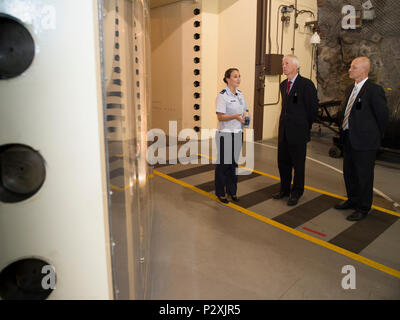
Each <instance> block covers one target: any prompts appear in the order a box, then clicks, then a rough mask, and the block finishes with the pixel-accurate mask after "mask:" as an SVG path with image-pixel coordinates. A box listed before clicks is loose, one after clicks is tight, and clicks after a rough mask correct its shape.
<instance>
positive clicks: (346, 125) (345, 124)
mask: <svg viewBox="0 0 400 320" xmlns="http://www.w3.org/2000/svg"><path fill="white" fill-rule="evenodd" d="M356 93H357V89H356V87H354V89H353V92H352V94H351V97H350V99H349V103H348V104H347V109H346V113H345V114H344V120H343V126H342V128H343V129H348V128H349V116H350V112H351V108H353V104H354V100H355V99H356V96H357V94H356Z"/></svg>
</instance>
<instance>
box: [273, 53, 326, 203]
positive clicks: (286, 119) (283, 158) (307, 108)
mask: <svg viewBox="0 0 400 320" xmlns="http://www.w3.org/2000/svg"><path fill="white" fill-rule="evenodd" d="M282 67H283V73H284V74H285V75H286V76H287V79H286V80H285V81H283V82H282V83H281V84H280V90H281V95H282V111H281V116H280V119H279V134H278V167H279V174H280V177H281V187H280V191H279V192H278V193H276V194H274V195H273V198H274V199H282V198H283V197H285V196H289V200H288V202H287V204H288V205H289V206H294V205H296V204H297V202H298V201H299V198H300V197H301V196H302V195H303V193H304V176H305V161H306V151H307V142H308V141H310V130H311V126H312V123H313V121H314V120H315V117H316V114H317V109H318V98H317V90H316V89H315V86H314V83H313V82H312V81H311V80H309V79H306V78H303V77H302V76H300V75H299V73H298V68H299V60H298V59H297V57H296V56H294V55H287V56H285V57H284V58H283V60H282ZM293 169H294V179H293V187H292V188H291V182H292V170H293Z"/></svg>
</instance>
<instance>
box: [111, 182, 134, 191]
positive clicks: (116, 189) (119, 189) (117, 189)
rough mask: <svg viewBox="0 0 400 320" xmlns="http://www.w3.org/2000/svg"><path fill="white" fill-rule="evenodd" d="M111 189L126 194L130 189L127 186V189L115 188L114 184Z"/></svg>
mask: <svg viewBox="0 0 400 320" xmlns="http://www.w3.org/2000/svg"><path fill="white" fill-rule="evenodd" d="M110 187H111V189H112V190H115V191H119V192H125V190H127V189H128V188H129V186H126V187H125V188H121V187H117V186H114V185H113V184H110Z"/></svg>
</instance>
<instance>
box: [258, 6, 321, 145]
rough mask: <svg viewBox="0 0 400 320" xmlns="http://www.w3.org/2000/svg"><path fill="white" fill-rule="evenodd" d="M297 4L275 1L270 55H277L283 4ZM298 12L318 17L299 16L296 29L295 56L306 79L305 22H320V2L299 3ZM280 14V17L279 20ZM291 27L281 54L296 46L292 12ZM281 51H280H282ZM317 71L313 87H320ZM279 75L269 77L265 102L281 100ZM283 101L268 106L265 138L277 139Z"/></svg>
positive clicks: (307, 33)
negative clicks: (309, 12) (278, 11)
mask: <svg viewBox="0 0 400 320" xmlns="http://www.w3.org/2000/svg"><path fill="white" fill-rule="evenodd" d="M292 4H294V1H282V0H272V17H271V53H278V48H277V44H276V34H277V25H276V24H277V10H278V8H279V6H280V5H288V6H289V5H292ZM297 5H298V10H310V11H313V12H314V13H315V18H312V16H311V15H310V14H308V13H306V14H302V15H299V16H298V18H297V23H298V24H299V28H298V29H297V30H296V39H295V52H294V54H295V55H296V56H297V57H298V58H299V61H300V74H301V75H302V76H304V77H306V78H309V77H310V68H311V48H312V46H311V44H310V39H311V33H310V31H309V30H307V29H306V28H305V27H304V24H305V22H307V21H312V20H317V13H318V7H317V1H316V0H301V1H298V4H297ZM280 17H281V15H279V16H278V19H280ZM290 18H291V19H290V24H289V25H288V26H285V27H284V33H283V50H282V54H283V55H285V54H291V53H292V51H291V48H292V44H293V28H294V13H291V16H290ZM281 28H282V24H281V23H280V22H279V35H278V44H279V46H280V41H281V40H280V32H281V31H280V30H281ZM266 44H267V47H266V53H268V51H269V41H268V35H267V38H266ZM279 49H280V48H279ZM315 75H316V72H315V70H313V75H312V80H313V81H314V84H315V85H317V82H316V78H315ZM285 79H286V76H285V75H282V77H281V81H283V80H285ZM279 94H280V93H279V76H267V77H266V81H265V95H264V103H265V104H267V103H274V102H276V101H278V95H279ZM281 108H282V105H281V100H280V101H279V103H277V104H274V105H271V106H265V108H264V121H263V124H264V125H263V139H271V138H274V137H277V136H278V126H279V116H280V113H281Z"/></svg>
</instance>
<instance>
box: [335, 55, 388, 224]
mask: <svg viewBox="0 0 400 320" xmlns="http://www.w3.org/2000/svg"><path fill="white" fill-rule="evenodd" d="M369 70H370V61H369V59H368V58H366V57H358V58H356V59H354V60H353V61H352V63H351V66H350V69H349V77H350V78H351V79H353V80H354V81H355V84H354V85H352V86H350V87H349V88H347V90H346V100H345V104H344V105H343V108H342V111H341V116H340V119H341V124H342V125H341V142H342V143H343V176H344V181H345V184H346V192H347V198H348V200H347V201H345V202H343V203H340V204H338V205H336V206H335V208H336V209H338V210H345V209H354V210H355V211H354V212H353V213H352V214H351V215H349V216H348V217H347V220H349V221H359V220H361V219H364V218H365V217H366V216H367V214H368V212H369V210H370V209H371V205H372V195H373V185H374V167H375V158H376V152H377V150H378V149H379V147H380V143H381V139H382V137H383V134H384V132H385V127H386V125H387V122H388V117H389V112H388V108H387V103H386V96H385V92H384V90H383V89H382V87H381V86H379V85H377V84H375V83H373V82H372V81H370V80H369V79H368V73H369Z"/></svg>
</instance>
